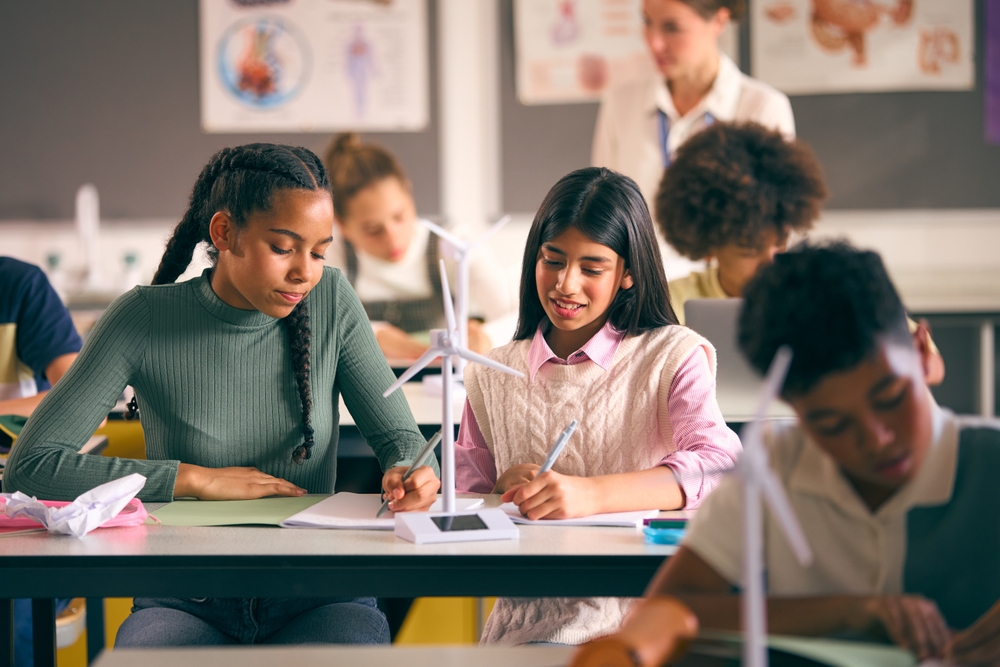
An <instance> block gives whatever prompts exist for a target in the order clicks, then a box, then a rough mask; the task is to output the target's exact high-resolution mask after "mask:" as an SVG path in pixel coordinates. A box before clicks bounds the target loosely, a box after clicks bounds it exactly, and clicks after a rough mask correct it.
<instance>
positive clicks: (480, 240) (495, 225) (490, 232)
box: [469, 215, 510, 250]
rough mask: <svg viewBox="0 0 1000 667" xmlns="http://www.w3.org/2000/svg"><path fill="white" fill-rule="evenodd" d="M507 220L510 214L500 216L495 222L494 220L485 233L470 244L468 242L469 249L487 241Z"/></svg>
mask: <svg viewBox="0 0 1000 667" xmlns="http://www.w3.org/2000/svg"><path fill="white" fill-rule="evenodd" d="M508 222H510V216H509V215H505V216H504V217H502V218H500V219H499V220H497V221H496V222H494V223H493V225H492V226H491V227H490V228H489V229H487V230H486V233H485V234H483V235H482V236H480V237H479V238H478V239H476V240H475V241H473V242H472V243H471V244H469V250H472V249H473V248H475V247H476V246H479V245H482V244H484V243H486V242H487V241H489V240H490V239H491V238H493V235H494V234H496V233H497V232H499V231H500V228H501V227H503V226H504V225H506V224H507V223H508Z"/></svg>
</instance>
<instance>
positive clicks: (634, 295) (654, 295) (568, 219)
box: [514, 167, 677, 340]
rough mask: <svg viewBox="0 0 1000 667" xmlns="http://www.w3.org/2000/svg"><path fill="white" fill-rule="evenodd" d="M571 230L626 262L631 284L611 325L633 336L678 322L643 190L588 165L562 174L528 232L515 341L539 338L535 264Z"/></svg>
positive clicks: (614, 307)
mask: <svg viewBox="0 0 1000 667" xmlns="http://www.w3.org/2000/svg"><path fill="white" fill-rule="evenodd" d="M570 227H573V228H575V229H578V230H580V232H581V233H582V234H583V235H584V236H586V237H587V238H588V239H590V240H591V241H593V242H594V243H600V244H601V245H604V246H607V247H609V248H611V249H612V250H614V251H615V253H617V254H618V256H619V257H621V258H622V259H623V260H624V261H625V268H626V269H627V270H628V271H629V273H631V275H632V280H633V285H632V287H630V288H629V289H620V290H618V293H617V294H616V295H615V298H614V300H613V301H612V302H611V307H610V309H609V312H610V314H609V319H610V321H611V324H612V326H614V327H615V328H616V329H618V330H619V331H625V332H626V333H628V334H629V335H632V336H634V335H637V334H640V333H643V332H645V331H650V330H651V329H658V328H660V327H665V326H667V325H668V324H677V315H675V314H674V309H673V308H672V307H671V305H670V293H669V291H668V290H667V277H666V275H665V274H664V272H663V258H662V256H661V255H660V246H659V245H658V244H657V242H656V235H655V234H654V233H653V221H652V220H651V219H650V217H649V208H647V206H646V201H645V200H644V199H643V198H642V193H641V192H639V186H637V185H636V184H635V181H633V180H632V179H631V178H629V177H628V176H623V175H622V174H619V173H617V172H614V171H611V170H610V169H605V168H599V167H588V168H586V169H578V170H576V171H574V172H570V173H569V174H567V175H566V176H563V177H562V178H561V179H560V180H559V182H558V183H556V184H555V185H554V186H552V189H551V190H549V193H548V194H547V195H545V199H544V200H543V201H542V205H541V206H540V207H539V209H538V213H536V214H535V220H534V222H532V223H531V230H530V231H529V232H528V242H527V244H526V245H525V247H524V260H523V262H522V264H521V305H520V312H519V314H518V319H517V332H516V333H515V334H514V340H524V339H526V338H531V337H532V336H534V335H535V331H536V330H537V329H538V323H539V322H541V321H542V319H543V318H544V317H545V316H546V315H545V310H544V309H543V308H542V303H541V301H540V300H539V299H538V285H537V283H536V282H535V265H536V263H537V262H538V253H539V251H540V250H541V248H542V244H544V243H547V242H548V241H551V240H552V239H554V238H555V237H557V236H559V235H560V234H562V233H563V232H565V231H566V230H567V229H569V228H570Z"/></svg>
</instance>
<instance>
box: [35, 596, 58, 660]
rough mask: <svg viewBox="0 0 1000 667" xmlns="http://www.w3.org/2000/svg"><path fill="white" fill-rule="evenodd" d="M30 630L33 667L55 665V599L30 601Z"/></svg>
mask: <svg viewBox="0 0 1000 667" xmlns="http://www.w3.org/2000/svg"><path fill="white" fill-rule="evenodd" d="M31 632H32V634H33V635H34V637H33V641H32V643H33V644H34V646H35V667H56V601H55V600H54V599H52V598H34V599H32V601H31Z"/></svg>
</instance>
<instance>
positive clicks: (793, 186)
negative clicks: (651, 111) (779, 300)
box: [656, 123, 827, 324]
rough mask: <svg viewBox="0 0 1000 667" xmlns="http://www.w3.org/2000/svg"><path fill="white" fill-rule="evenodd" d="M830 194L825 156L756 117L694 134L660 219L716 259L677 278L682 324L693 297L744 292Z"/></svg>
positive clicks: (674, 287)
mask: <svg viewBox="0 0 1000 667" xmlns="http://www.w3.org/2000/svg"><path fill="white" fill-rule="evenodd" d="M826 196H827V191H826V185H824V183H823V169H822V167H821V166H820V164H819V160H817V159H816V156H815V154H814V153H813V152H812V150H811V149H810V148H809V147H808V146H807V145H806V144H804V143H802V142H801V141H786V140H785V138H784V137H783V136H782V134H781V133H780V132H775V131H773V130H768V129H767V128H765V127H763V126H761V125H758V124H756V123H746V124H741V125H733V124H728V123H716V124H715V125H713V126H711V127H709V128H707V129H705V130H703V131H702V132H699V133H698V134H696V135H695V136H693V137H691V139H689V140H688V141H687V143H685V144H684V145H683V146H681V147H680V149H678V151H677V156H676V158H675V159H674V162H673V164H672V165H671V166H670V168H669V169H667V170H666V172H665V173H664V175H663V181H662V182H661V183H660V189H659V191H658V192H657V195H656V221H657V223H658V224H659V225H660V229H661V230H662V231H663V235H664V236H665V237H666V239H667V241H668V242H669V243H670V245H672V246H673V247H674V248H675V249H676V250H677V252H679V253H680V254H681V255H683V256H685V257H687V258H689V259H692V260H696V261H697V260H703V259H708V260H709V268H708V269H707V270H706V271H704V272H696V273H692V274H691V275H689V276H687V277H685V278H681V279H679V280H672V281H670V298H671V301H672V305H673V307H674V312H675V313H677V317H678V318H680V320H681V323H682V324H683V322H684V302H685V301H687V300H689V299H714V298H720V299H721V298H725V297H734V296H740V295H741V294H742V293H743V287H744V286H745V285H746V284H747V283H748V282H749V281H750V279H751V278H752V277H753V276H754V274H755V273H757V269H759V268H760V267H761V266H763V265H765V264H769V263H770V262H771V261H772V260H773V259H774V255H775V254H776V253H779V252H782V251H783V250H784V249H785V247H786V245H787V243H788V236H789V234H790V233H791V232H793V231H794V232H806V231H808V230H809V229H811V228H812V226H813V223H814V222H815V221H816V219H817V218H818V217H819V214H820V206H821V204H822V202H823V200H824V199H825V198H826Z"/></svg>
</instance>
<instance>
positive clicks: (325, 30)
mask: <svg viewBox="0 0 1000 667" xmlns="http://www.w3.org/2000/svg"><path fill="white" fill-rule="evenodd" d="M199 21H200V25H199V28H200V39H199V41H200V60H201V117H202V126H203V127H204V129H205V131H206V132H253V131H272V132H325V131H337V130H348V129H349V130H369V131H371V130H378V131H396V130H398V131H416V130H421V129H423V128H424V127H426V126H427V123H428V117H429V109H428V63H427V60H428V58H427V49H428V45H427V3H426V0H200V3H199Z"/></svg>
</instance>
